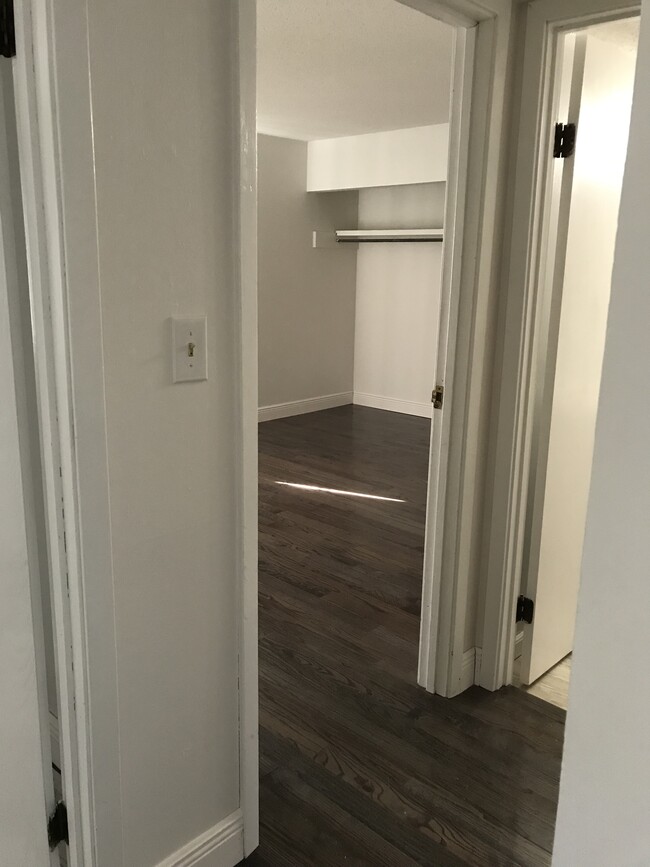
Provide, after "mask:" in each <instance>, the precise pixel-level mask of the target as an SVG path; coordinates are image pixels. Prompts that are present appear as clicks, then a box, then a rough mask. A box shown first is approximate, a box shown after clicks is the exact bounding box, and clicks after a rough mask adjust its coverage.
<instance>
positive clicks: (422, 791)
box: [246, 407, 564, 867]
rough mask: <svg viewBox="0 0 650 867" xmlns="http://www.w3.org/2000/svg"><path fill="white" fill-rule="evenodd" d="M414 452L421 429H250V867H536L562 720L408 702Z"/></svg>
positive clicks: (413, 613) (355, 414) (350, 415)
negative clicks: (253, 658) (255, 590)
mask: <svg viewBox="0 0 650 867" xmlns="http://www.w3.org/2000/svg"><path fill="white" fill-rule="evenodd" d="M428 438H429V423H428V422H427V421H425V420H422V419H418V418H413V417H409V416H404V415H399V414H394V413H387V412H382V411H379V410H373V409H366V408H362V407H342V408H339V409H333V410H327V411H324V412H319V413H313V414H310V415H304V416H297V417H294V418H290V419H283V420H279V421H273V422H266V423H264V424H262V425H260V722H261V729H260V740H261V792H260V797H261V844H260V847H259V849H258V850H257V852H256V853H254V855H252V856H251V857H250V858H249V859H247V862H246V863H247V864H248V865H250V867H270V865H273V867H292V865H295V867H309V865H318V867H336V865H372V867H375V865H377V867H379V865H381V867H384V865H414V864H421V865H435V867H447V865H449V867H458V865H476V867H484V865H508V867H510V865H526V867H528V865H547V864H550V854H549V853H550V851H551V845H552V840H553V826H554V818H555V810H556V802H557V794H558V779H559V772H560V757H561V748H562V739H563V732H564V712H563V711H562V710H560V709H559V708H557V707H553V706H552V705H550V704H547V703H545V702H543V701H541V700H539V699H537V698H535V697H533V696H529V695H527V694H525V693H524V692H522V691H520V690H516V689H512V688H509V689H505V690H501V691H500V692H499V693H487V692H484V691H483V690H480V689H478V688H473V689H471V690H469V691H468V692H466V693H464V694H463V695H461V696H459V697H458V698H456V699H453V700H446V699H442V698H439V697H436V696H430V695H428V694H426V693H425V692H424V691H423V690H421V689H419V688H418V687H417V686H416V685H415V676H416V667H417V642H418V627H419V605H420V603H419V598H420V585H421V571H422V547H423V533H424V506H425V498H426V468H427V461H428V454H427V451H428ZM278 482H290V483H298V484H307V485H317V486H321V487H327V488H335V489H339V490H345V491H354V492H360V493H368V494H373V495H375V496H380V497H390V498H393V499H396V500H403V501H404V502H390V501H386V500H372V499H364V498H357V497H353V496H339V495H335V494H328V493H323V492H314V491H306V490H300V489H296V488H291V487H287V486H284V485H280V484H278Z"/></svg>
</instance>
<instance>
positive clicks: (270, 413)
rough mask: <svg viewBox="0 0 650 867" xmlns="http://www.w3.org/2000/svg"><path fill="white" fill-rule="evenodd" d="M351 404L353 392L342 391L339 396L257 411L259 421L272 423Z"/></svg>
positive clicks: (329, 395) (281, 404)
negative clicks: (280, 419) (274, 420)
mask: <svg viewBox="0 0 650 867" xmlns="http://www.w3.org/2000/svg"><path fill="white" fill-rule="evenodd" d="M349 403H352V392H351V391H342V392H340V393H339V394H325V395H323V396H322V397H309V398H307V399H306V400H290V401H287V402H286V403H274V404H271V405H270V406H261V407H260V408H259V409H258V411H257V420H258V421H272V420H273V419H276V418H288V417H289V416H292V415H304V414H305V413H308V412H318V411H319V410H321V409H333V408H334V407H335V406H346V405H347V404H349Z"/></svg>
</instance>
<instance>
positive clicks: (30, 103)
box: [13, 0, 123, 867]
mask: <svg viewBox="0 0 650 867" xmlns="http://www.w3.org/2000/svg"><path fill="white" fill-rule="evenodd" d="M69 5H70V4H63V3H62V4H59V3H58V2H57V3H51V2H50V0H25V2H23V3H16V4H15V18H16V21H15V25H16V57H15V58H14V60H13V75H14V94H15V103H16V121H17V136H18V149H19V160H20V174H21V188H22V196H23V211H24V220H25V235H26V240H27V260H28V261H27V265H28V272H29V287H30V289H29V291H30V304H31V311H32V328H33V333H34V357H35V368H36V371H35V372H36V389H37V403H38V420H39V435H40V442H41V460H42V468H43V477H44V497H45V513H46V523H47V546H48V565H49V570H50V586H51V594H52V609H53V620H54V630H53V631H54V642H55V657H56V669H57V686H58V700H59V701H58V705H59V720H58V728H59V745H60V750H61V755H62V765H63V767H62V776H63V790H64V797H65V800H66V806H67V813H68V831H69V848H68V860H69V863H70V864H71V865H72V867H82V865H84V867H92V865H93V864H96V863H97V858H98V857H100V855H101V857H102V858H104V857H106V860H107V862H108V861H110V862H111V863H114V864H115V865H116V867H118V865H121V864H122V863H123V853H122V814H121V791H120V785H119V767H117V763H116V761H115V757H116V756H117V755H118V754H119V753H118V752H117V750H116V744H117V700H116V671H115V650H116V643H115V635H114V631H113V630H114V615H113V608H114V602H113V596H112V568H111V567H112V560H111V552H110V525H109V515H108V501H107V497H108V484H107V477H106V464H105V462H103V461H102V459H101V457H102V454H104V455H105V451H104V452H102V444H103V445H104V446H105V433H106V431H105V415H104V405H103V400H104V392H103V378H102V376H101V371H99V372H98V371H97V370H94V369H86V370H84V372H83V374H82V373H81V371H77V374H78V375H77V381H76V382H75V386H74V388H73V384H72V379H71V372H72V354H73V346H72V342H73V341H72V336H73V330H74V329H73V324H74V323H77V322H78V321H79V320H83V323H84V328H83V330H84V333H85V339H86V340H87V341H88V343H89V344H91V345H93V346H94V347H96V346H101V329H100V320H99V318H98V309H99V293H98V292H96V291H92V290H93V288H94V287H98V286H99V268H98V261H97V237H96V216H95V213H96V212H95V189H94V171H93V148H92V137H91V132H92V117H91V107H90V82H89V78H88V39H87V18H86V14H85V13H84V12H80V11H79V9H78V7H77V5H76V4H72V5H74V6H75V9H74V10H72V9H71V8H68V6H69ZM55 37H56V43H55ZM71 44H73V45H74V49H75V50H73V51H70V52H68V51H67V48H68V47H70V45H71ZM71 80H72V81H73V82H74V86H73V87H71V86H70V81H71ZM62 120H64V121H65V122H64V123H62ZM62 140H64V141H65V143H66V144H67V143H68V142H69V141H74V142H75V145H74V155H73V158H72V159H70V157H71V156H72V155H71V154H70V153H69V152H68V153H67V156H64V154H63V152H62V151H61V150H60V146H61V142H62ZM72 167H74V170H73V171H69V169H71V168H72ZM72 178H74V180H71V179H72ZM66 196H67V202H66ZM64 216H65V219H64ZM71 249H72V250H74V251H75V255H74V256H67V255H66V253H67V252H68V251H69V250H71ZM79 283H82V285H83V287H84V289H85V292H84V293H83V294H84V303H85V309H84V310H83V311H81V310H79V309H77V308H78V306H79V305H78V301H77V302H75V299H73V297H72V292H71V291H70V287H71V286H73V285H77V284H79ZM93 304H94V305H95V306H94V307H93ZM86 357H88V355H87V356H86ZM91 368H92V365H91ZM80 394H83V396H84V407H85V408H86V409H88V412H86V413H84V414H83V415H77V414H76V413H75V397H76V396H78V395H80ZM86 397H88V402H86ZM89 405H90V406H92V410H94V409H96V410H97V412H96V413H94V412H93V411H92V410H91V409H90V408H89ZM88 428H92V429H93V434H94V439H93V441H92V445H91V447H90V448H88V447H87V446H84V444H83V443H84V442H86V441H89V438H86V437H85V433H86V431H87V429H88ZM98 445H99V450H98V448H97V446H98ZM81 503H83V505H84V509H83V512H82V510H81ZM82 515H83V520H82ZM82 533H83V540H84V548H83V549H82V545H81V538H82ZM91 550H92V555H93V565H94V566H95V568H94V569H93V588H94V589H95V590H98V591H99V593H95V592H92V593H91V592H90V590H89V585H88V582H87V581H84V571H85V570H84V565H85V564H84V557H85V554H86V552H88V553H90V551H91ZM102 595H103V598H100V596H102ZM91 656H92V659H93V664H94V663H96V662H99V665H97V666H95V665H94V667H93V681H92V682H91V680H90V672H89V657H91ZM91 698H93V699H94V701H93V702H91ZM100 768H101V772H99V770H100Z"/></svg>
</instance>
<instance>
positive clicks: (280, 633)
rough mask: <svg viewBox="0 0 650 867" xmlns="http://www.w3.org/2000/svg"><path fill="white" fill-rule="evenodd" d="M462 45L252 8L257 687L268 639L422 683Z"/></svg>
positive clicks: (389, 22) (419, 33) (365, 10)
mask: <svg viewBox="0 0 650 867" xmlns="http://www.w3.org/2000/svg"><path fill="white" fill-rule="evenodd" d="M454 39H455V28H453V27H451V26H448V25H445V24H443V23H441V22H439V21H437V20H435V19H434V18H430V17H428V16H426V15H422V14H421V13H419V12H416V11H415V10H413V9H410V8H407V7H406V6H404V5H402V4H400V3H396V2H395V0H380V2H376V0H372V2H363V3H359V2H357V0H355V2H351V0H336V2H328V3H302V2H282V3H278V2H276V0H259V2H258V69H257V80H258V305H259V331H258V333H259V406H260V409H259V421H260V425H259V449H260V465H259V472H260V525H259V531H260V600H261V607H260V624H261V660H262V677H264V670H265V669H264V656H265V653H266V647H265V641H266V640H268V641H269V642H272V643H275V642H277V641H280V640H282V641H283V642H285V643H287V642H289V643H291V642H294V643H298V642H299V643H300V645H301V646H302V647H305V646H307V645H309V644H310V643H311V646H312V647H314V648H316V647H317V648H318V652H319V654H321V655H322V658H328V654H330V655H332V654H333V656H334V658H333V659H332V664H336V665H338V664H341V665H346V664H347V665H349V666H351V670H357V671H359V670H360V669H362V668H366V667H367V668H369V669H371V670H373V671H376V672H382V671H385V672H390V674H391V675H392V676H393V677H395V678H398V679H400V680H401V681H403V682H406V683H410V684H414V683H415V682H416V680H417V677H418V660H419V656H420V616H421V606H422V592H423V558H424V545H425V525H426V523H427V492H428V479H429V463H430V452H431V446H432V443H431V419H432V412H433V402H432V391H433V389H434V386H435V384H436V371H437V368H438V364H437V356H438V334H439V326H440V310H441V288H442V250H443V234H444V232H443V222H444V215H445V206H446V181H447V166H448V151H449V121H450V93H451V85H452V71H453V50H454ZM294 633H295V634H294ZM273 658H274V660H276V661H277V653H274V654H273ZM473 673H474V672H473V667H472V671H471V679H470V681H469V682H470V683H472V682H473ZM468 674H469V672H468Z"/></svg>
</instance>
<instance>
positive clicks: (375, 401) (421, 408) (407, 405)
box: [352, 391, 433, 418]
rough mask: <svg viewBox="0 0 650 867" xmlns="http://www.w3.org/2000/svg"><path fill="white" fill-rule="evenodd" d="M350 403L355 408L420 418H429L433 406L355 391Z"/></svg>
mask: <svg viewBox="0 0 650 867" xmlns="http://www.w3.org/2000/svg"><path fill="white" fill-rule="evenodd" d="M352 403H354V404H356V405H357V406H371V407H374V408H375V409H386V410H388V411H389V412H401V413H404V414H406V415H418V416H420V417H421V418H431V414H432V412H433V405H432V404H431V402H429V403H419V402H418V401H415V400H401V399H400V398H397V397H383V396H382V395H379V394H367V393H366V392H363V391H355V392H354V395H353V399H352Z"/></svg>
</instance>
